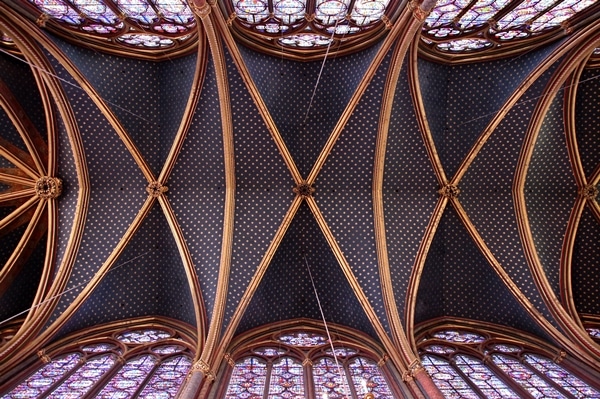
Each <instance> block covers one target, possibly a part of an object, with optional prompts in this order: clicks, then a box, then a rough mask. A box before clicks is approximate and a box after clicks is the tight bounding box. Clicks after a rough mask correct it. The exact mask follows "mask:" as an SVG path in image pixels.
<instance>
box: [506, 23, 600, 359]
mask: <svg viewBox="0 0 600 399" xmlns="http://www.w3.org/2000/svg"><path fill="white" fill-rule="evenodd" d="M599 35H600V29H599V28H598V27H597V28H595V29H586V30H583V31H582V32H581V34H579V35H575V37H574V39H573V40H571V41H570V42H569V45H568V46H565V47H566V48H565V49H562V51H561V50H558V51H556V53H558V52H565V51H569V52H570V54H569V56H567V58H568V62H566V61H565V62H563V63H562V64H561V67H559V69H558V70H557V71H556V72H555V73H554V75H553V76H552V78H551V81H550V82H549V83H548V85H547V86H546V88H545V89H544V93H543V95H542V97H541V98H540V99H539V101H538V103H537V104H536V108H535V110H534V113H533V115H532V118H531V121H530V125H529V128H528V131H527V132H526V136H525V141H524V144H523V150H522V151H521V154H520V156H519V161H518V164H517V169H516V172H515V179H514V184H513V194H514V203H515V213H516V217H517V221H518V223H517V227H518V229H519V235H520V237H521V241H522V242H523V248H524V252H525V258H526V260H527V262H528V264H529V268H530V270H531V274H532V276H533V278H534V281H535V283H536V286H537V287H538V290H539V292H540V293H541V295H542V298H543V300H544V302H545V303H546V305H547V306H548V308H549V309H550V311H551V313H552V315H553V316H554V317H555V318H556V319H557V321H558V322H559V323H560V324H561V326H562V327H563V329H564V330H565V332H566V333H567V334H568V335H569V337H570V338H571V339H573V340H574V341H575V342H576V343H577V344H578V346H579V348H580V350H578V351H576V352H575V354H576V355H578V356H580V358H581V360H583V361H586V362H588V363H592V364H593V363H594V362H598V359H600V347H598V345H597V344H595V343H594V342H593V341H592V339H591V338H590V336H589V335H588V334H587V333H586V332H585V331H584V330H582V329H580V328H579V327H578V325H577V323H576V322H575V321H574V320H573V319H572V318H571V317H570V316H569V314H568V313H567V312H566V311H565V309H564V308H563V307H562V306H561V304H560V301H559V300H558V299H557V298H556V297H555V295H554V292H553V290H552V287H550V284H549V283H548V280H547V278H546V275H545V273H544V269H543V267H542V264H541V261H540V259H539V257H538V255H537V251H536V248H535V243H534V241H533V235H532V232H531V229H530V227H529V219H528V216H527V207H526V203H525V194H524V187H525V181H526V177H527V171H528V166H529V162H530V160H531V157H532V155H533V150H534V146H535V142H536V138H537V135H538V133H539V129H540V126H541V124H542V122H543V118H544V116H545V114H546V112H547V110H548V108H549V107H550V103H551V102H552V100H553V99H554V98H555V97H556V95H557V93H558V91H559V89H560V88H561V87H562V85H563V84H564V82H565V81H566V80H567V78H568V76H569V75H570V74H571V73H572V72H573V71H574V70H575V68H576V67H577V65H578V63H579V62H580V61H581V59H582V58H583V57H585V56H586V54H588V53H589V52H590V51H591V50H592V49H593V48H594V46H595V42H596V41H597V40H598V36H599ZM576 45H577V51H571V49H572V48H574V46H576ZM564 341H565V340H562V341H561V343H562V344H563V345H565V346H568V342H564Z"/></svg>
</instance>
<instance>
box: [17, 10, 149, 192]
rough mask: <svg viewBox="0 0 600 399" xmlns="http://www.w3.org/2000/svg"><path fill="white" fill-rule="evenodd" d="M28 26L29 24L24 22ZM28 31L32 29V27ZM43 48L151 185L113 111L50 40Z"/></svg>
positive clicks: (145, 166) (141, 159) (138, 154)
mask: <svg viewBox="0 0 600 399" xmlns="http://www.w3.org/2000/svg"><path fill="white" fill-rule="evenodd" d="M26 22H27V23H28V24H29V25H33V24H31V22H29V21H26ZM30 29H36V28H33V26H32V27H31V28H30ZM44 47H45V48H46V50H47V51H48V52H49V53H50V54H51V55H52V56H53V57H54V58H56V60H57V61H58V62H59V63H60V64H61V65H62V66H63V68H65V70H66V71H67V72H68V73H69V75H70V76H71V77H72V78H73V79H74V80H75V81H76V82H77V83H78V84H79V86H80V87H81V88H82V89H83V90H84V91H85V92H86V94H87V95H88V96H89V98H90V100H92V102H93V103H94V104H95V105H96V106H97V107H98V110H99V111H100V112H101V113H102V114H103V115H104V117H105V118H106V120H107V121H108V122H109V123H110V125H111V126H112V128H113V129H114V130H115V132H116V133H117V135H118V136H119V138H120V139H121V141H122V142H123V144H125V147H126V148H127V151H128V152H129V153H130V154H131V157H132V158H133V160H134V161H135V163H136V164H137V165H138V167H139V168H140V171H141V172H142V174H143V175H144V177H145V178H146V180H147V181H148V183H151V182H153V181H155V180H156V178H155V176H154V173H153V172H152V169H151V168H150V166H149V165H148V163H147V162H146V160H145V159H144V157H143V156H142V154H141V152H140V150H139V149H138V148H137V146H136V145H135V143H134V142H133V140H132V139H131V137H130V136H129V134H128V133H127V130H126V129H125V127H124V126H123V124H122V123H121V121H120V120H119V118H117V116H116V115H115V113H114V112H113V110H112V109H111V108H110V106H109V105H108V104H107V103H106V101H105V100H104V99H103V98H102V97H101V96H100V94H99V93H98V92H97V91H96V89H95V88H94V87H93V86H92V84H91V83H90V82H89V81H88V80H87V79H86V78H85V76H84V75H83V74H82V73H81V71H79V69H78V68H77V67H76V66H75V64H74V63H73V62H72V61H71V60H70V59H69V58H68V57H67V56H66V55H65V54H64V53H63V52H62V51H61V50H60V49H59V48H58V46H57V45H56V44H54V43H53V42H52V41H50V40H45V41H44Z"/></svg>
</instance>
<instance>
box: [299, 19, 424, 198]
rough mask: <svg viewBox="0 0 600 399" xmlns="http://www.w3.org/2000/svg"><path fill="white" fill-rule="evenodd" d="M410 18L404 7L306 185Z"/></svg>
mask: <svg viewBox="0 0 600 399" xmlns="http://www.w3.org/2000/svg"><path fill="white" fill-rule="evenodd" d="M411 18H414V14H413V11H412V10H411V9H410V8H409V7H406V8H405V9H404V10H403V11H402V14H401V15H400V17H399V18H398V21H396V23H395V24H394V26H393V27H392V29H391V30H390V32H389V34H388V36H387V37H386V38H385V40H384V41H383V43H382V45H381V47H380V48H379V50H378V51H377V54H375V57H374V58H373V61H371V65H369V68H368V69H367V71H366V72H365V75H364V76H363V78H362V79H361V81H360V83H359V84H358V86H357V87H356V89H355V90H354V93H353V94H352V97H351V98H350V101H349V102H348V104H347V105H346V108H345V109H344V112H342V115H341V116H340V118H339V120H338V121H337V123H336V125H335V126H334V128H333V130H332V132H331V134H330V135H329V138H328V139H327V142H326V143H325V145H324V146H323V149H322V150H321V153H320V154H319V156H318V157H317V160H316V161H315V163H314V165H313V167H312V169H311V171H310V173H309V174H308V176H307V178H306V183H307V184H308V185H310V186H312V185H313V184H314V183H315V181H316V179H317V177H318V175H319V173H320V171H321V168H322V167H323V165H324V164H325V161H327V158H329V154H330V153H331V150H332V149H333V147H334V146H335V143H336V142H337V139H338V138H339V137H340V135H341V134H342V131H343V130H344V127H345V126H346V123H348V120H349V119H350V116H352V113H353V112H354V109H355V108H356V106H357V104H358V102H359V101H360V99H361V98H362V96H363V94H364V93H365V91H366V90H367V87H369V84H370V83H371V80H373V77H374V76H375V72H377V69H378V68H379V65H381V62H382V61H383V59H384V58H385V56H386V55H387V54H388V52H389V51H390V49H391V48H392V46H393V45H394V44H395V43H396V41H397V39H398V36H399V35H400V33H401V32H403V31H404V28H405V27H406V26H407V25H409V26H410V25H412V24H411Z"/></svg>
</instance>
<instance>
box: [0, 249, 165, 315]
mask: <svg viewBox="0 0 600 399" xmlns="http://www.w3.org/2000/svg"><path fill="white" fill-rule="evenodd" d="M155 250H156V249H151V250H149V251H147V252H144V253H143V254H140V255H138V256H136V257H135V258H132V259H129V260H128V261H125V262H123V263H121V264H120V265H117V266H115V267H113V268H111V269H110V270H109V271H108V272H106V274H105V276H106V275H107V274H108V273H110V272H112V271H113V270H117V269H118V268H120V267H122V266H125V265H126V264H128V263H130V262H133V261H134V260H136V259H138V258H141V257H142V256H146V255H148V254H149V253H150V252H153V251H155ZM92 280H93V277H92V278H91V279H89V280H87V281H84V282H83V283H81V284H78V285H75V286H73V287H71V288H67V289H66V290H64V291H63V292H61V293H58V294H56V295H54V296H51V297H50V298H48V299H46V300H44V301H42V302H40V303H38V304H37V305H35V306H32V307H30V308H29V309H25V310H23V311H22V312H20V313H17V314H16V315H14V316H11V317H9V318H8V319H5V320H3V321H0V325H2V324H4V323H7V322H9V321H11V320H13V319H15V318H17V317H19V316H21V315H22V314H25V313H27V312H29V311H31V310H33V309H36V308H38V307H40V306H42V305H43V304H45V303H47V302H50V301H51V300H53V299H56V298H58V297H60V296H63V295H64V294H66V293H67V292H70V291H73V290H74V289H76V288H79V287H81V286H82V285H85V284H88V283H89V282H90V281H92Z"/></svg>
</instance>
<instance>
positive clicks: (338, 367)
mask: <svg viewBox="0 0 600 399" xmlns="http://www.w3.org/2000/svg"><path fill="white" fill-rule="evenodd" d="M303 256H304V263H305V264H306V269H307V270H308V276H309V277H310V283H311V284H312V287H313V291H314V292H315V298H316V299H317V304H318V305H319V312H321V318H322V319H323V326H324V327H325V332H326V333H327V339H328V340H329V346H330V347H331V353H332V354H333V359H334V360H335V366H336V367H337V369H338V373H339V375H340V382H341V383H342V384H343V389H344V390H345V394H346V395H347V397H350V388H349V387H348V381H347V380H346V378H345V377H344V372H343V370H342V367H341V366H340V363H339V361H338V358H337V355H336V353H335V348H334V347H333V340H332V339H331V333H330V332H329V326H328V325H327V320H325V313H324V312H323V307H322V306H321V300H320V299H319V293H318V292H317V287H316V286H315V280H314V279H313V275H312V273H311V271H310V266H309V265H308V260H307V259H306V254H303Z"/></svg>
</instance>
